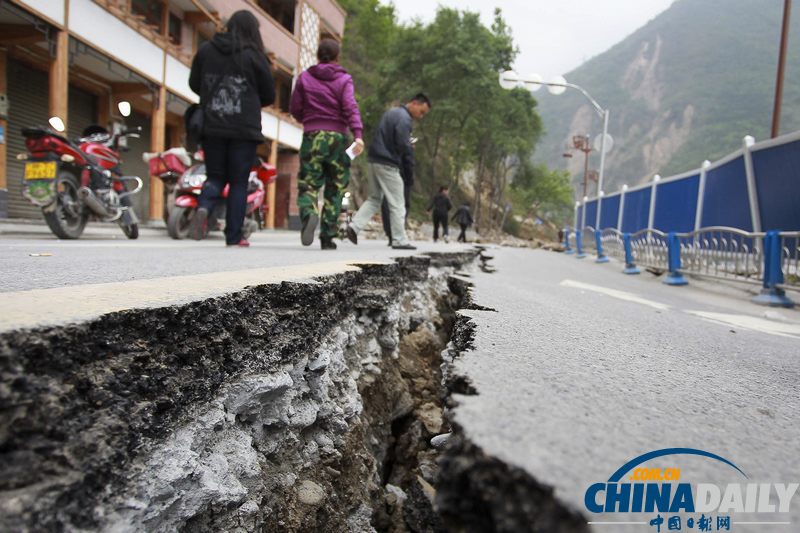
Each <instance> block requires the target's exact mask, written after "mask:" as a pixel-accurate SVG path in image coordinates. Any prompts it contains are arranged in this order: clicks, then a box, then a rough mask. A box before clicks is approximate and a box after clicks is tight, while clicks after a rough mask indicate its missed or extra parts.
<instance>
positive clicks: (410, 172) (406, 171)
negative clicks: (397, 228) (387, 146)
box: [381, 139, 415, 246]
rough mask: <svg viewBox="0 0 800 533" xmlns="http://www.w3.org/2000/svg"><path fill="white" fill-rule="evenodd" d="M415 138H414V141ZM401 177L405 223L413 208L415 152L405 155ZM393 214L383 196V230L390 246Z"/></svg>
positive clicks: (401, 167)
mask: <svg viewBox="0 0 800 533" xmlns="http://www.w3.org/2000/svg"><path fill="white" fill-rule="evenodd" d="M414 140H415V139H412V141H414ZM412 146H413V142H412ZM400 177H401V178H403V204H404V205H405V207H406V216H405V218H404V219H403V224H406V223H408V211H409V209H411V187H413V186H414V153H413V152H412V153H410V154H406V155H405V156H403V162H402V164H401V165H400ZM390 220H391V215H390V214H389V202H388V201H387V200H386V197H385V196H384V197H383V202H381V222H383V232H384V233H385V234H386V236H387V237H388V238H389V246H391V245H392V225H391V224H390Z"/></svg>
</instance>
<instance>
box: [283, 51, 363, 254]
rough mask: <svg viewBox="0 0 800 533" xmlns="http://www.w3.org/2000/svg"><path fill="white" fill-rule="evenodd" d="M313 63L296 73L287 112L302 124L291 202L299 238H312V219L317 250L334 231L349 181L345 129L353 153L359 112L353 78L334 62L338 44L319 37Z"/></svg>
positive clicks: (359, 143) (359, 146)
mask: <svg viewBox="0 0 800 533" xmlns="http://www.w3.org/2000/svg"><path fill="white" fill-rule="evenodd" d="M317 59H318V60H319V63H318V64H316V65H314V66H313V67H311V68H309V69H308V70H306V71H304V72H303V73H302V74H300V76H299V77H298V78H297V83H295V86H294V93H292V101H291V107H290V110H291V112H292V116H293V117H294V118H296V119H297V120H298V121H300V122H302V123H303V143H302V145H301V146H300V178H299V179H298V180H297V192H298V194H297V206H298V207H299V208H300V220H301V222H302V224H303V227H302V230H301V232H300V240H301V242H302V243H303V245H304V246H309V245H310V244H311V243H313V242H314V231H315V230H316V227H317V222H318V221H319V220H320V219H321V220H322V224H321V227H320V232H319V239H320V243H321V246H322V249H323V250H335V249H336V244H335V243H334V242H333V238H334V237H336V236H337V235H338V233H339V228H338V220H339V212H340V211H341V209H342V197H343V196H344V192H345V190H346V189H347V184H348V183H349V181H350V157H349V156H348V155H347V153H346V150H347V147H348V146H349V144H350V143H349V142H348V139H347V129H348V128H349V129H350V131H352V132H353V137H355V142H356V146H355V148H354V150H353V151H354V152H355V154H356V155H358V154H359V153H361V151H362V150H363V149H364V141H363V140H362V130H363V129H364V127H363V125H362V124H361V114H360V113H359V111H358V104H357V103H356V99H355V91H354V89H353V78H352V77H351V76H350V74H348V73H347V71H346V70H345V69H344V68H343V67H342V66H341V65H339V43H337V42H336V41H334V40H333V39H323V40H322V41H320V44H319V48H318V49H317ZM323 185H324V186H325V202H324V203H323V206H322V212H321V214H320V213H318V212H317V196H318V194H319V189H320V188H321V187H322V186H323Z"/></svg>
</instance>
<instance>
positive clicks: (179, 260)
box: [0, 222, 469, 330]
mask: <svg viewBox="0 0 800 533" xmlns="http://www.w3.org/2000/svg"><path fill="white" fill-rule="evenodd" d="M250 241H251V243H252V246H251V247H250V248H237V247H231V248H227V247H226V246H225V241H224V238H223V236H222V234H221V233H219V232H216V233H212V234H211V235H210V236H209V238H208V239H206V240H204V241H200V242H198V241H193V240H183V241H175V240H172V239H170V238H169V237H167V235H166V231H165V230H159V229H143V230H142V232H141V235H140V237H139V239H138V240H134V241H130V240H128V239H126V238H125V236H124V235H123V234H122V232H121V231H120V230H119V228H118V227H116V226H115V225H100V224H91V225H89V226H88V227H87V230H86V233H85V234H84V236H83V237H82V238H81V239H79V240H74V241H61V240H58V239H56V238H55V237H53V236H52V234H50V232H49V230H48V229H47V227H46V226H43V225H41V224H16V223H11V222H3V223H0V272H2V273H3V274H2V276H0V330H7V329H15V328H30V327H34V326H39V325H51V324H63V323H68V322H76V321H80V320H87V319H90V318H94V317H97V316H100V315H102V314H105V313H109V312H113V311H118V310H122V309H130V308H150V307H159V306H165V305H170V304H176V303H182V302H188V301H194V300H199V299H202V298H208V297H212V296H217V295H221V294H225V293H228V292H233V291H236V290H240V289H242V288H244V287H246V286H248V285H257V284H259V283H271V282H273V283H277V282H281V281H300V280H310V279H311V278H314V277H318V276H324V275H333V274H337V273H339V272H343V271H346V270H353V269H355V268H356V267H354V266H353V264H357V263H374V262H389V261H391V260H392V258H394V257H402V256H408V255H413V254H415V253H424V252H447V251H459V250H462V251H463V250H465V249H468V248H469V247H468V246H465V245H461V244H456V243H453V242H452V241H451V242H450V243H449V244H446V243H443V242H439V243H433V242H430V241H427V242H426V241H423V242H418V243H416V244H417V245H418V247H419V248H418V250H417V251H410V250H409V251H406V250H393V249H392V248H390V247H388V246H387V245H386V241H385V240H368V239H364V238H362V239H361V240H360V242H359V244H358V245H357V246H356V245H353V244H351V243H350V242H349V241H337V243H338V246H339V247H338V249H337V250H321V249H320V248H319V242H315V243H314V244H313V245H312V246H309V247H304V246H302V245H301V244H300V233H299V232H296V231H291V232H290V231H262V232H258V233H256V234H254V235H253V236H252V237H251V239H250Z"/></svg>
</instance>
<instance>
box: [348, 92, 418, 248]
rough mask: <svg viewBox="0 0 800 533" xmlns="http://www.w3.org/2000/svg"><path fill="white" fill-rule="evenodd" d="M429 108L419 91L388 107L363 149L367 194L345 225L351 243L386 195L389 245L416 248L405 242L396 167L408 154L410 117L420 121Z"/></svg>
mask: <svg viewBox="0 0 800 533" xmlns="http://www.w3.org/2000/svg"><path fill="white" fill-rule="evenodd" d="M430 109H431V101H430V100H429V99H428V97H427V96H425V95H424V94H422V93H419V94H417V95H416V96H414V98H412V99H411V100H410V101H409V102H408V103H406V104H405V105H402V106H399V107H395V108H392V109H390V110H389V111H387V112H386V113H384V114H383V116H382V117H381V120H380V123H379V124H378V130H377V131H376V132H375V136H374V137H373V139H372V144H370V147H369V150H368V152H367V154H368V160H367V163H368V164H367V178H368V181H369V197H368V198H367V201H366V202H364V204H363V205H362V206H361V208H360V209H359V210H358V212H357V213H356V214H355V216H354V217H353V221H352V223H350V225H348V226H347V237H348V238H349V239H350V241H351V242H352V243H353V244H358V233H359V232H360V231H361V230H363V229H364V228H365V227H366V226H367V224H368V223H369V221H370V219H371V218H372V215H374V214H375V213H377V212H378V210H379V209H380V208H381V201H382V200H383V197H384V196H386V200H387V202H388V203H389V220H390V225H391V229H392V239H393V240H392V248H394V249H400V250H415V249H416V246H413V245H412V244H411V243H410V242H408V236H407V235H406V229H405V224H404V220H405V216H406V207H405V201H404V199H403V178H402V177H401V176H400V167H401V165H402V162H403V157H405V156H407V155H408V154H411V150H412V147H411V124H412V120H421V119H422V118H423V117H424V116H425V115H426V114H428V111H430ZM412 157H413V155H412Z"/></svg>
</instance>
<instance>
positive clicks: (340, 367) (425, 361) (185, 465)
mask: <svg viewBox="0 0 800 533" xmlns="http://www.w3.org/2000/svg"><path fill="white" fill-rule="evenodd" d="M474 257H475V254H474V253H465V254H446V255H436V256H432V257H430V258H420V257H417V258H409V259H403V260H399V261H397V262H396V263H395V264H393V265H388V266H386V265H368V266H365V267H364V268H363V270H362V271H361V272H357V273H347V274H342V275H339V276H333V277H331V278H326V279H322V280H319V282H317V283H309V284H300V283H283V284H281V285H273V286H259V287H254V288H251V289H247V290H245V291H242V292H239V293H236V294H232V295H229V296H225V297H220V298H214V299H210V300H205V301H202V302H197V303H193V304H189V305H184V306H176V307H169V308H164V309H158V310H146V311H130V312H123V313H116V314H112V315H108V316H105V317H102V318H100V319H98V320H96V321H93V322H90V323H86V324H79V325H73V326H68V327H59V328H46V329H41V330H36V331H23V332H14V333H10V334H5V335H3V336H1V337H0V530H89V531H92V530H115V531H129V530H148V531H153V530H161V531H174V530H186V531H198V530H226V531H237V530H238V531H253V530H261V529H265V530H285V531H308V530H316V531H369V530H371V529H372V528H373V524H374V525H375V527H378V528H379V529H381V530H386V531H389V530H394V531H402V530H403V529H402V528H403V527H408V526H407V524H409V523H412V524H413V523H414V521H415V520H416V521H417V522H418V523H423V522H426V521H427V522H429V523H431V524H434V525H435V520H436V519H435V517H433V516H432V512H430V513H427V514H425V513H422V514H423V515H424V516H416V517H415V516H414V513H415V512H416V511H419V509H424V508H425V507H426V505H425V501H422V502H419V505H414V506H413V507H412V506H403V505H402V502H403V501H406V500H408V501H414V500H416V499H420V498H422V499H423V500H427V502H428V503H427V508H430V509H432V506H431V503H430V501H431V500H432V498H433V494H432V492H431V491H432V490H433V489H432V488H431V487H430V483H431V482H433V481H434V478H435V465H434V462H433V460H432V452H431V453H429V454H428V455H429V457H426V456H425V452H427V448H429V446H427V444H426V443H427V441H428V439H429V438H430V437H431V436H433V435H434V434H435V433H436V432H438V431H439V430H440V429H441V427H440V426H441V425H442V422H441V413H440V407H438V406H437V401H438V402H439V403H440V400H441V392H440V391H439V390H438V387H437V386H436V382H437V380H438V374H436V372H435V371H436V366H437V365H438V351H439V349H440V347H441V345H442V344H443V342H444V341H445V340H446V334H447V331H448V330H449V324H447V323H446V320H447V318H446V317H445V318H443V315H442V312H443V310H447V309H450V308H452V307H454V305H455V304H457V301H458V296H457V295H454V294H452V293H451V292H450V290H448V287H447V278H448V275H449V274H451V273H452V272H453V271H455V270H456V269H463V268H464V266H465V265H467V264H469V263H470V262H471V261H472V260H473V259H474ZM412 358H416V363H415V364H412V365H408V364H404V361H406V359H408V361H411V360H412ZM431 369H432V370H431ZM420 370H422V371H423V372H427V371H430V372H431V375H430V376H426V377H425V378H423V376H421V375H420V373H419V372H420ZM431 383H433V384H434V386H431ZM437 396H438V398H437ZM365 399H366V401H365ZM365 405H367V408H365ZM412 436H413V437H412ZM401 441H402V442H401ZM398 442H399V444H398ZM426 478H427V480H426ZM403 487H405V488H403ZM423 525H424V524H423ZM425 527H428V526H425ZM415 530H417V531H427V530H429V529H424V528H422V529H419V528H417V529H415Z"/></svg>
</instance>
